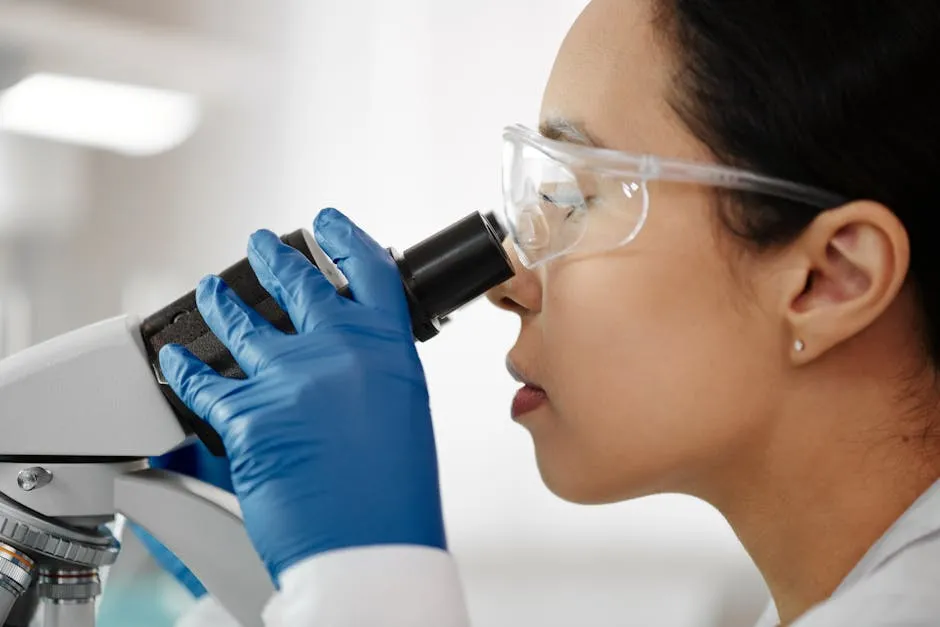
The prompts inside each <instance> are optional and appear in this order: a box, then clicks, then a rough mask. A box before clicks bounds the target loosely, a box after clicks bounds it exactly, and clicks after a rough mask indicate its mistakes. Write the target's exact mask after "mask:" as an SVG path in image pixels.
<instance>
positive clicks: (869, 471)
mask: <svg viewBox="0 0 940 627" xmlns="http://www.w3.org/2000/svg"><path fill="white" fill-rule="evenodd" d="M830 393H831V390H830ZM813 396H814V395H808V397H809V398H803V401H802V404H803V405H804V406H803V408H801V409H802V410H803V413H802V414H794V413H792V412H786V414H788V415H787V416H786V419H784V420H781V421H779V422H778V424H782V425H785V426H784V427H783V428H781V429H778V430H777V432H776V433H774V434H773V435H772V436H770V437H767V438H766V440H765V441H764V442H763V443H762V444H763V445H762V446H755V447H754V452H755V454H754V455H752V457H751V459H750V460H748V462H747V463H744V464H736V465H735V466H736V468H735V469H734V470H733V471H731V472H730V473H729V474H728V475H727V476H726V477H724V478H725V479H727V481H718V482H717V483H718V484H721V485H722V486H723V489H722V492H721V494H714V493H713V494H710V495H706V498H707V500H709V501H711V502H712V503H713V505H715V506H716V507H717V508H718V509H719V510H721V511H722V513H723V514H724V515H725V517H726V518H727V519H728V521H729V522H730V523H731V525H732V527H733V528H734V529H735V532H736V533H737V534H738V537H739V538H740V539H741V541H742V543H743V544H744V546H745V548H746V549H747V550H748V553H749V554H750V555H751V557H752V559H753V560H754V561H755V563H756V565H757V567H758V568H759V569H760V571H761V573H762V574H763V576H764V579H765V581H766V583H767V585H768V587H769V588H770V592H771V594H772V596H773V598H774V602H775V604H776V606H777V611H778V613H779V615H780V619H781V624H782V625H788V624H790V623H791V622H792V621H794V620H796V619H797V618H798V617H799V616H801V615H802V614H803V613H805V612H806V611H807V610H809V609H810V608H811V607H812V606H814V605H816V604H817V603H820V602H821V601H824V600H825V599H827V598H828V597H829V596H830V595H831V594H832V593H833V592H834V591H835V589H836V588H837V587H838V586H839V584H840V583H841V582H842V580H843V579H844V578H845V577H846V576H847V575H848V574H849V573H850V572H851V570H852V569H853V568H854V567H855V565H856V564H857V563H858V562H859V560H860V559H861V558H862V557H863V556H864V555H865V553H866V552H867V551H868V549H869V548H870V547H871V546H872V545H873V544H874V543H875V542H876V541H877V540H878V539H879V538H880V537H881V536H882V535H883V534H884V533H885V531H887V529H888V528H889V527H890V526H891V525H892V523H894V521H896V520H897V519H898V518H899V517H900V516H901V515H902V514H903V513H904V512H905V510H907V508H908V507H910V505H911V504H912V503H913V502H914V501H915V500H916V499H917V498H918V497H919V496H920V495H921V494H922V493H923V492H924V491H926V490H927V488H929V487H930V485H931V484H933V483H934V481H936V480H937V478H938V476H940V469H938V462H937V459H938V458H940V455H937V453H936V451H928V450H927V447H926V445H925V442H924V438H923V426H921V427H920V433H921V435H920V437H917V436H911V437H903V436H897V437H895V438H892V435H891V431H890V430H889V428H888V427H886V420H885V417H886V416H887V417H888V420H894V423H893V424H895V425H898V424H902V423H901V421H905V420H906V421H908V424H910V420H911V418H910V417H909V416H905V417H901V416H898V415H897V409H895V410H894V414H893V416H892V414H891V413H890V412H889V409H888V407H889V406H890V405H891V404H893V405H895V407H896V405H897V404H896V403H878V404H874V405H873V404H871V399H870V398H869V399H867V401H868V402H866V399H854V400H855V402H853V403H851V404H850V405H851V406H844V407H842V408H841V410H839V411H834V412H829V413H827V414H826V415H820V413H819V412H818V411H809V408H811V407H814V403H812V400H813V398H812V397H813ZM821 396H823V395H821ZM816 400H817V401H818V400H822V399H821V398H817V399H816ZM830 400H831V399H830ZM807 401H808V402H807ZM824 406H825V404H823V405H815V407H816V408H818V407H824ZM873 408H881V409H883V410H884V413H881V414H880V417H878V416H877V413H878V412H877V410H876V411H873ZM925 420H926V419H925ZM887 424H889V425H890V424H891V423H887ZM846 425H849V427H850V428H848V429H846ZM866 425H867V427H866ZM912 431H916V428H915V429H912ZM931 458H933V460H932V459H931ZM726 470H730V469H726Z"/></svg>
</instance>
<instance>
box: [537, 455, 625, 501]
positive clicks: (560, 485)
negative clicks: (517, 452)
mask: <svg viewBox="0 0 940 627" xmlns="http://www.w3.org/2000/svg"><path fill="white" fill-rule="evenodd" d="M538 466H539V474H540V475H541V476H542V482H543V483H544V484H545V487H546V488H548V489H549V491H550V492H551V493H552V494H554V495H555V496H557V497H558V498H560V499H562V500H563V501H568V502H569V503H575V504H577V505H607V504H609V503H616V502H618V501H622V500H624V497H623V495H622V493H621V492H619V491H617V490H612V489H611V488H610V486H607V485H604V483H603V482H599V481H596V480H595V478H593V477H591V476H590V472H586V471H585V469H583V468H577V467H573V466H570V465H565V464H551V463H547V462H544V461H543V460H542V459H541V458H539V463H538Z"/></svg>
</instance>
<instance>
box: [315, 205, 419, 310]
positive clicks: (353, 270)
mask: <svg viewBox="0 0 940 627" xmlns="http://www.w3.org/2000/svg"><path fill="white" fill-rule="evenodd" d="M313 232H314V236H315V237H316V238H317V242H319V244H320V247H321V248H323V252H325V253H326V254H327V255H329V256H330V258H331V259H333V261H334V262H335V263H336V265H337V266H339V269H340V271H342V273H343V274H344V275H346V278H347V279H348V280H349V289H350V291H351V292H352V299H353V300H354V301H356V302H358V303H362V304H363V305H366V306H368V307H372V308H374V309H379V310H381V311H385V312H388V313H391V314H393V315H394V316H396V317H401V318H403V319H404V320H409V317H408V301H407V300H406V298H405V291H404V287H403V286H402V283H401V274H400V273H399V271H398V265H397V264H396V263H395V261H394V259H392V256H391V255H390V254H389V252H388V251H387V250H386V249H385V248H383V247H382V246H380V245H379V244H378V243H377V242H376V241H375V240H374V239H372V237H371V236H369V235H368V234H367V233H366V232H365V231H363V230H362V229H360V228H359V227H358V226H356V225H355V224H353V222H352V221H351V220H350V219H349V218H347V217H346V216H345V215H344V214H343V213H342V212H340V211H338V210H336V209H324V210H323V211H321V212H320V213H319V214H318V215H317V217H316V220H314V225H313Z"/></svg>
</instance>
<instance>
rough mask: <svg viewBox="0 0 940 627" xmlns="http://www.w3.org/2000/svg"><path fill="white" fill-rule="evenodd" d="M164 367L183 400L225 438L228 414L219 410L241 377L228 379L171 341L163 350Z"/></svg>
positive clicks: (162, 360)
mask: <svg viewBox="0 0 940 627" xmlns="http://www.w3.org/2000/svg"><path fill="white" fill-rule="evenodd" d="M160 369H161V370H163V376H164V378H165V379H166V382H167V383H168V384H169V386H170V389H172V390H173V392H174V393H175V394H176V396H178V397H179V399H180V400H181V401H182V402H183V404H184V405H186V407H188V408H189V409H190V411H192V412H193V413H194V414H196V415H197V416H199V417H200V418H202V419H203V420H205V421H206V422H208V423H209V426H211V427H212V428H213V429H215V430H216V431H217V432H218V433H219V435H220V436H222V439H223V440H225V439H226V432H227V424H226V422H227V414H226V413H224V412H220V411H219V410H218V408H219V407H220V404H219V401H221V400H224V399H225V398H226V397H227V396H228V395H229V394H231V393H232V392H234V391H235V390H236V389H238V384H239V381H236V380H234V379H226V378H225V377H223V376H222V375H220V374H219V373H217V372H216V371H215V370H213V369H212V368H210V367H209V366H207V365H206V364H205V363H203V362H202V361H200V360H199V359H198V358H197V357H196V356H195V355H193V354H192V353H190V352H189V351H188V350H186V349H185V348H184V347H182V346H179V345H176V344H167V345H166V346H164V347H163V348H162V349H161V350H160Z"/></svg>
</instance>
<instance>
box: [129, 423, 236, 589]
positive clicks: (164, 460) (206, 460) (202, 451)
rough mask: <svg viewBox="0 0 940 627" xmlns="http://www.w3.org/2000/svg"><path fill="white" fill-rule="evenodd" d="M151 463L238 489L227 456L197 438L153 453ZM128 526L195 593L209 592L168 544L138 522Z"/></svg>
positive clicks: (230, 490)
mask: <svg viewBox="0 0 940 627" xmlns="http://www.w3.org/2000/svg"><path fill="white" fill-rule="evenodd" d="M150 467H151V468H163V469H165V470H172V471H174V472H178V473H180V474H183V475H188V476H190V477H194V478H196V479H200V480H202V481H205V482H206V483H209V484H211V485H214V486H216V487H218V488H222V489H223V490H227V491H229V492H234V491H235V489H234V487H233V486H232V477H231V474H230V473H229V462H228V459H226V458H225V457H216V456H214V455H213V454H212V453H210V452H209V449H207V448H206V446H205V445H204V444H203V443H202V442H198V441H197V442H194V443H192V444H189V445H187V446H184V447H182V448H180V449H178V450H176V451H173V452H171V453H167V454H166V455H162V456H160V457H153V458H151V459H150ZM128 527H129V528H130V529H131V530H132V531H133V532H134V534H135V535H136V536H137V537H138V538H139V539H140V541H141V543H142V544H143V545H144V546H145V547H146V548H147V550H148V551H149V552H150V554H151V555H152V556H153V558H154V560H155V561H156V562H157V564H159V565H160V566H161V567H162V568H163V569H164V570H166V571H167V572H168V573H170V574H171V575H173V576H174V577H175V578H176V580H177V581H179V582H180V583H181V584H183V586H184V587H186V589H188V590H189V591H190V592H191V593H192V594H193V596H194V597H196V598H197V599H198V598H201V597H203V596H204V595H205V594H206V588H205V586H203V585H202V583H201V582H200V581H199V579H197V578H196V576H195V575H194V574H193V573H192V571H190V570H189V568H187V567H186V565H185V564H183V562H182V561H180V559H179V558H178V557H176V555H174V554H173V553H172V552H171V551H170V550H169V549H168V548H166V547H165V546H163V544H162V543H160V542H159V541H157V539H156V538H154V537H153V536H152V535H150V534H149V533H147V531H145V530H144V529H143V528H142V527H140V526H139V525H137V524H134V523H131V522H128Z"/></svg>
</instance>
